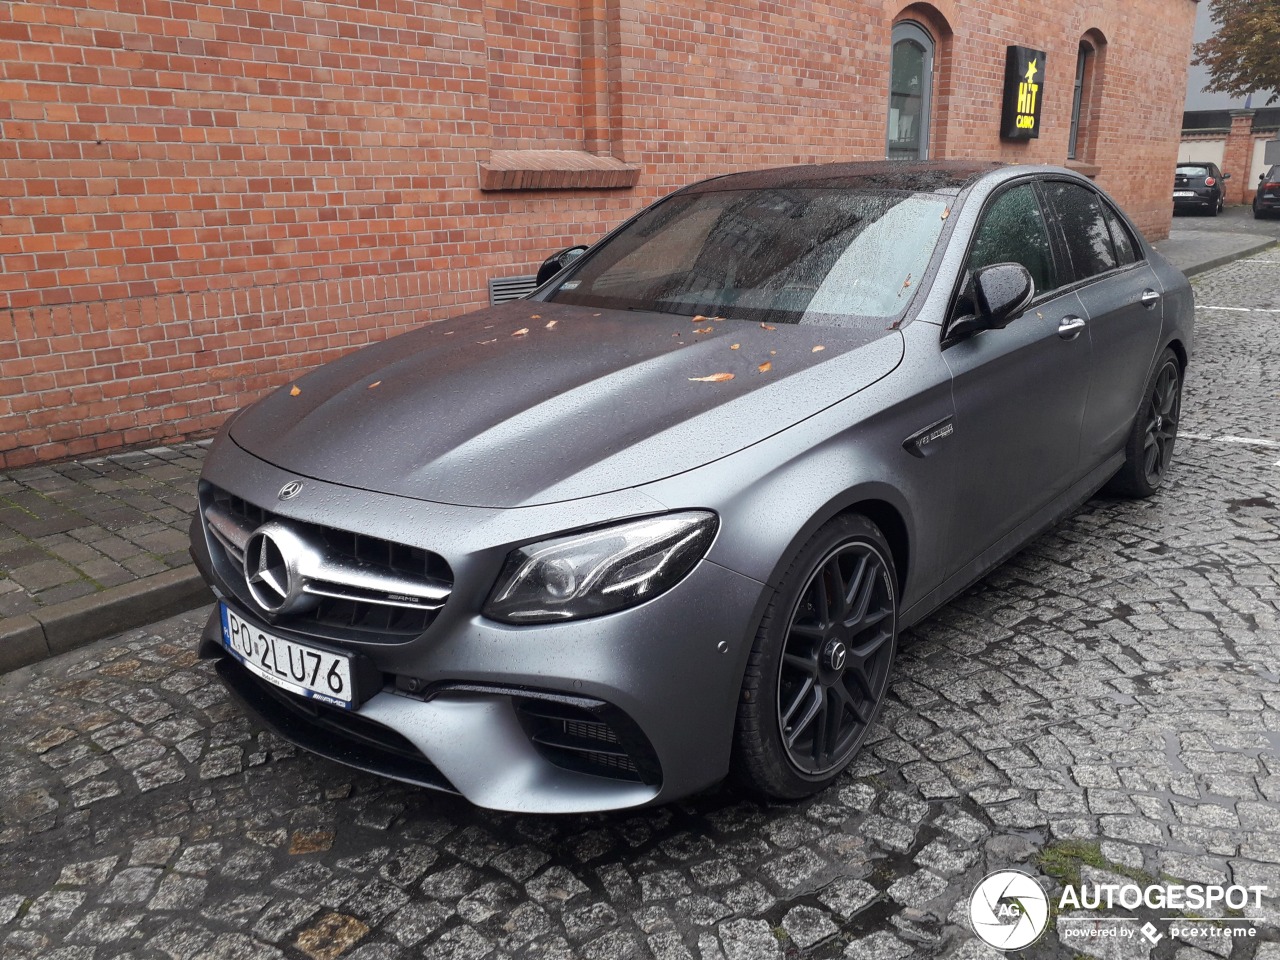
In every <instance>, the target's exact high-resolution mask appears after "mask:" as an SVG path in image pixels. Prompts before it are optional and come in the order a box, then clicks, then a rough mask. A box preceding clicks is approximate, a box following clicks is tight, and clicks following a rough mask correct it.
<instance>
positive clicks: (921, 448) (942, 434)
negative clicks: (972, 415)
mask: <svg viewBox="0 0 1280 960" xmlns="http://www.w3.org/2000/svg"><path fill="white" fill-rule="evenodd" d="M955 432H956V426H955V423H953V422H952V418H951V417H943V418H942V419H941V420H939V421H938V422H937V423H931V424H929V426H927V427H925V428H924V429H923V430H919V431H917V432H915V433H913V434H912V435H911V436H909V437H907V439H906V440H904V441H902V449H904V450H906V451H907V453H909V454H911V455H912V456H913V457H919V458H920V459H921V460H923V459H924V458H925V457H927V456H928V455H929V453H930V452H931V451H932V450H933V449H935V446H934V445H935V444H937V442H938V441H939V440H945V439H946V438H947V437H949V436H951V435H952V434H953V433H955Z"/></svg>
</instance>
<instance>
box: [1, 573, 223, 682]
mask: <svg viewBox="0 0 1280 960" xmlns="http://www.w3.org/2000/svg"><path fill="white" fill-rule="evenodd" d="M212 602H213V594H212V593H211V592H210V591H209V587H208V585H207V584H206V583H205V582H204V579H203V578H202V577H201V576H200V574H199V573H197V572H196V568H195V567H194V566H193V565H188V566H185V567H177V568H175V569H173V570H166V571H165V572H164V573H157V574H156V575H155V576H151V577H144V578H142V579H141V580H135V581H133V582H132V583H123V584H121V585H120V586H118V587H110V588H109V589H106V590H103V591H101V592H99V593H93V594H90V595H89V596H87V597H77V598H76V599H75V600H68V601H67V602H66V603H58V604H54V605H53V606H51V607H46V608H45V609H43V610H34V611H32V612H31V613H30V614H26V615H24V616H20V617H8V618H6V619H4V620H0V673H7V672H9V671H10V670H16V669H18V668H19V667H26V666H30V665H31V664H33V663H38V662H39V661H41V660H45V659H47V658H49V657H54V656H57V655H58V654H60V653H66V652H67V651H68V650H74V649H75V648H76V647H83V646H84V645H85V644H88V643H92V642H93V641H95V640H101V639H102V638H103V637H109V636H111V635H112V634H113V633H120V632H121V631H124V630H130V629H132V628H134V627H141V626H144V625H146V624H148V623H152V622H153V621H155V620H162V619H164V618H165V617H171V616H173V615H174V614H177V613H183V612H184V611H187V610H190V609H192V608H194V607H198V606H200V605H202V604H205V603H212Z"/></svg>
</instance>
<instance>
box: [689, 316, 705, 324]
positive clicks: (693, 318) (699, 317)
mask: <svg viewBox="0 0 1280 960" xmlns="http://www.w3.org/2000/svg"><path fill="white" fill-rule="evenodd" d="M689 319H690V320H691V321H693V322H694V323H701V322H702V321H703V320H705V319H707V318H706V317H704V316H703V315H702V314H698V315H697V316H696V317H690V318H689Z"/></svg>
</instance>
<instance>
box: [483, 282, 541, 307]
mask: <svg viewBox="0 0 1280 960" xmlns="http://www.w3.org/2000/svg"><path fill="white" fill-rule="evenodd" d="M537 287H538V278H537V277H494V278H493V279H492V280H490V281H489V303H490V305H493V304H497V303H506V302H507V301H508V300H519V299H520V298H521V297H526V296H528V295H529V294H531V293H533V291H534V290H536V289H537Z"/></svg>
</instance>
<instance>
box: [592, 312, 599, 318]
mask: <svg viewBox="0 0 1280 960" xmlns="http://www.w3.org/2000/svg"><path fill="white" fill-rule="evenodd" d="M592 316H593V317H598V316H600V314H598V313H593V314H592Z"/></svg>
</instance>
